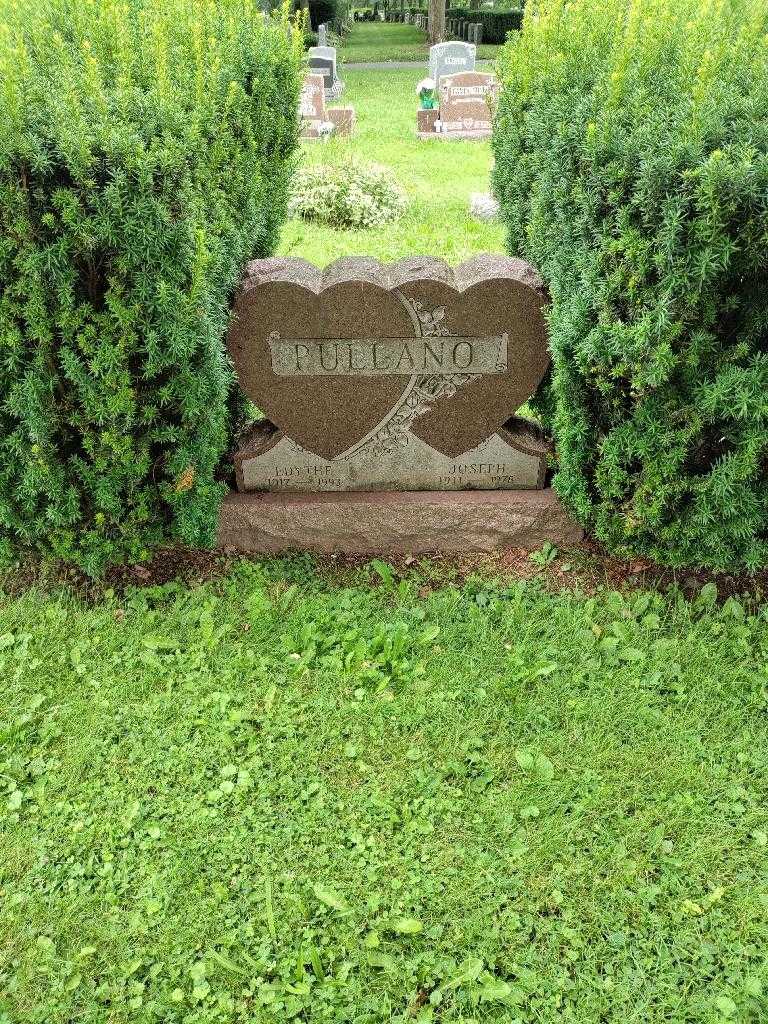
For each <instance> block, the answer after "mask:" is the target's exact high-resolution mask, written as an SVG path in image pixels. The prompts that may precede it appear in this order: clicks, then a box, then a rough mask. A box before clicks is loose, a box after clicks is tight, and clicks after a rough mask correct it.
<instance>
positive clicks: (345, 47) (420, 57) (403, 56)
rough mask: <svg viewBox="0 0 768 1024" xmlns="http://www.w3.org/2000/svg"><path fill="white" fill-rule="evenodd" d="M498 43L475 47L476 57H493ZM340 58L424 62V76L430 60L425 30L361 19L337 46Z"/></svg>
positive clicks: (355, 61)
mask: <svg viewBox="0 0 768 1024" xmlns="http://www.w3.org/2000/svg"><path fill="white" fill-rule="evenodd" d="M500 50H501V47H500V46H497V45H493V44H488V43H481V45H480V46H478V48H477V57H478V59H479V60H487V59H493V58H494V57H495V56H496V55H497V54H498V53H499V52H500ZM338 53H339V57H340V58H341V60H342V61H344V62H347V63H361V64H362V63H368V62H378V61H406V60H413V61H423V62H424V65H425V67H424V74H423V75H421V77H422V78H424V77H425V76H426V74H427V68H426V64H427V62H428V60H429V42H428V40H427V33H426V32H423V31H422V30H421V29H420V28H416V26H415V25H403V24H399V23H391V24H390V23H386V22H362V23H360V24H357V25H355V26H354V28H352V29H351V31H350V32H349V33H348V35H347V36H346V37H345V39H344V42H343V43H342V45H341V46H340V47H339V51H338Z"/></svg>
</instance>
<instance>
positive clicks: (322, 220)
mask: <svg viewBox="0 0 768 1024" xmlns="http://www.w3.org/2000/svg"><path fill="white" fill-rule="evenodd" d="M405 205H406V198H405V193H404V192H403V190H402V189H401V188H400V186H399V185H398V184H397V181H396V180H395V178H394V176H393V174H392V172H391V171H390V170H389V169H388V168H386V167H382V166H381V165H380V164H374V163H362V162H360V161H353V162H351V163H348V164H310V165H308V166H305V167H302V168H300V170H299V171H298V172H297V173H296V175H295V177H294V180H293V184H292V187H291V195H290V199H289V203H288V212H289V215H290V216H291V217H301V218H302V219H303V220H313V221H316V222H317V223H318V224H327V225H329V226H330V227H335V228H375V227H379V226H380V225H382V224H388V223H389V222H390V221H393V220H396V219H397V218H398V217H399V216H400V215H401V213H402V212H403V210H404V209H405Z"/></svg>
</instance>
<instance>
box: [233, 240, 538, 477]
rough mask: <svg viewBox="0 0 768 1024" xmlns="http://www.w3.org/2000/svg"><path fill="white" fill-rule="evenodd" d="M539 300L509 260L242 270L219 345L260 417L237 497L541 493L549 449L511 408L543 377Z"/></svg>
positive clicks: (240, 470) (292, 264) (264, 264)
mask: <svg viewBox="0 0 768 1024" xmlns="http://www.w3.org/2000/svg"><path fill="white" fill-rule="evenodd" d="M544 304H545V290H544V286H543V283H542V281H541V279H540V278H539V277H538V275H537V274H536V272H535V271H534V270H533V268H531V267H530V266H529V265H528V264H526V263H523V262H522V261H521V260H517V259H511V258H510V257H506V256H497V255H493V256H478V257H475V258H473V259H471V260H468V261H467V262H466V263H463V264H461V265H460V266H459V267H457V268H456V269H455V270H454V269H451V268H450V267H449V266H447V265H446V264H445V263H443V262H442V261H441V260H436V259H431V258H429V257H419V258H412V259H405V260H401V261H400V262H398V263H394V264H392V265H390V266H385V265H382V264H381V263H379V262H378V261H377V260H373V259H368V258H365V257H363V258H360V257H356V258H350V259H343V260H339V261H338V262H336V263H334V264H331V266H329V267H327V268H326V269H325V270H321V269H319V268H318V267H315V266H313V265H312V264H310V263H307V262H306V261H305V260H301V259H297V258H282V259H277V258H275V259H267V260H257V261H255V262H254V263H251V264H250V265H249V267H248V269H247V273H246V277H245V280H244V282H243V285H242V287H241V289H240V292H239V294H238V296H237V299H236V303H235V310H234V320H233V324H232V327H231V329H230V332H229V337H228V347H229V352H230V354H231V357H232V360H233V362H234V366H235V370H236V373H237V378H238V381H239V383H240V385H241V386H242V388H243V390H244V391H245V393H246V394H247V395H248V396H249V397H250V398H251V400H252V401H253V402H254V403H255V404H256V405H257V406H258V407H259V408H260V409H262V410H263V411H264V413H265V416H266V417H267V421H266V422H262V423H261V424H259V425H258V426H257V427H256V428H255V429H254V431H253V432H252V433H251V435H250V437H249V438H247V439H246V441H245V443H244V445H243V447H242V448H241V450H240V452H239V453H238V454H237V456H236V458H235V464H236V469H237V481H238V488H239V489H240V490H241V491H315V492H317V491H365V490H386V489H390V490H401V491H408V490H410V491H418V490H446V491H451V490H472V489H508V488H538V487H542V486H543V485H544V477H545V470H546V458H547V454H548V452H549V445H548V443H547V442H546V440H544V439H543V437H542V435H541V434H540V432H539V431H537V429H536V428H535V427H534V426H532V425H531V424H529V423H526V422H525V421H523V420H519V419H515V412H516V411H517V409H518V408H519V407H520V406H521V405H522V404H523V402H525V401H527V399H528V398H530V396H531V395H532V394H533V393H534V391H535V390H536V388H537V387H538V386H539V384H540V382H541V380H542V378H543V376H544V374H545V372H546V370H547V367H548V365H549V354H548V347H547V330H546V324H545V320H544V316H543V307H544Z"/></svg>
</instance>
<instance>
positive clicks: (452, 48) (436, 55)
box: [429, 41, 476, 86]
mask: <svg viewBox="0 0 768 1024" xmlns="http://www.w3.org/2000/svg"><path fill="white" fill-rule="evenodd" d="M475 53H476V50H475V47H474V46H472V45H471V44H470V43H462V42H458V41H454V42H450V43H437V44H436V45H435V46H431V47H430V49H429V77H430V78H434V80H435V82H436V83H437V85H438V86H439V85H440V79H441V78H442V77H443V75H455V74H458V72H460V71H474V70H475Z"/></svg>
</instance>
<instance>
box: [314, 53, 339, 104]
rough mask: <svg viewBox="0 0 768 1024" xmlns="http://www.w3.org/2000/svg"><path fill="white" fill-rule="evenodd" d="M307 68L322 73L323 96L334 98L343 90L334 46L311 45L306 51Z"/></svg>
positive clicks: (328, 98) (329, 98) (318, 73)
mask: <svg viewBox="0 0 768 1024" xmlns="http://www.w3.org/2000/svg"><path fill="white" fill-rule="evenodd" d="M307 59H308V64H309V70H310V71H311V72H312V74H317V75H322V76H323V80H324V83H325V98H326V99H327V100H334V99H337V98H338V97H339V96H341V94H342V92H344V83H343V82H342V80H341V79H340V78H339V75H338V70H337V66H336V48H335V47H334V46H312V47H310V49H309V50H308V51H307Z"/></svg>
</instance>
